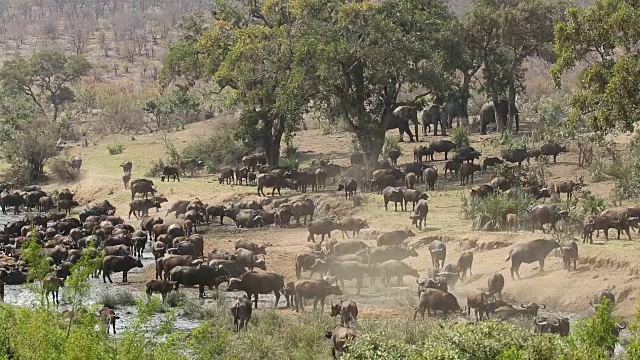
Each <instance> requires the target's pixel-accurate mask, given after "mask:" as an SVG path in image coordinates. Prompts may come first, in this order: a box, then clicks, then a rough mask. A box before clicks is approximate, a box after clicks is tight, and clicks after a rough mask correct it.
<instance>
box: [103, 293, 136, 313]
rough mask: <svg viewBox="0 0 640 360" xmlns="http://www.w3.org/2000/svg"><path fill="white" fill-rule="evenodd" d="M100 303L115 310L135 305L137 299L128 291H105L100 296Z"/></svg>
mask: <svg viewBox="0 0 640 360" xmlns="http://www.w3.org/2000/svg"><path fill="white" fill-rule="evenodd" d="M98 303H99V304H102V305H103V306H106V307H109V308H112V309H115V308H117V307H119V306H133V305H135V304H136V298H135V297H134V296H133V294H132V293H131V292H130V291H127V290H116V291H113V292H109V291H105V292H103V293H101V294H100V295H99V296H98Z"/></svg>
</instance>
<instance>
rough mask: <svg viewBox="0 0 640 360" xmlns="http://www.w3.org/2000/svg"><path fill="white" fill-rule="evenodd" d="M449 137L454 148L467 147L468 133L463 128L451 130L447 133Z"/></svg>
mask: <svg viewBox="0 0 640 360" xmlns="http://www.w3.org/2000/svg"><path fill="white" fill-rule="evenodd" d="M449 137H450V138H451V141H453V143H454V144H456V147H457V148H458V149H459V148H462V147H465V146H469V131H467V129H465V128H463V127H458V128H453V129H451V130H450V132H449Z"/></svg>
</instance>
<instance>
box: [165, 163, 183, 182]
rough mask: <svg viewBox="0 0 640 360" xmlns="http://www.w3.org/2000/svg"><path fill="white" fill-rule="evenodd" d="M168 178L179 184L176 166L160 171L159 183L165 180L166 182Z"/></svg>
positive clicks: (178, 173) (178, 170)
mask: <svg viewBox="0 0 640 360" xmlns="http://www.w3.org/2000/svg"><path fill="white" fill-rule="evenodd" d="M169 178H173V181H176V179H177V180H178V182H180V169H178V168H177V167H176V166H165V167H164V168H163V169H162V176H161V177H160V181H165V179H166V180H167V182H168V181H169Z"/></svg>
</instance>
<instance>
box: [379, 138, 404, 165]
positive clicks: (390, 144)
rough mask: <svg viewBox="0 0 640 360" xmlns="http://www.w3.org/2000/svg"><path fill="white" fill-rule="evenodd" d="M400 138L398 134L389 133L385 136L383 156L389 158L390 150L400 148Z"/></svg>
mask: <svg viewBox="0 0 640 360" xmlns="http://www.w3.org/2000/svg"><path fill="white" fill-rule="evenodd" d="M398 141H399V139H398V137H397V136H393V135H391V136H390V135H387V136H385V137H384V147H383V148H382V157H383V158H385V159H386V158H387V156H388V154H389V151H391V150H400V145H398V144H399V142H398Z"/></svg>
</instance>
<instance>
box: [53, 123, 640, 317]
mask: <svg viewBox="0 0 640 360" xmlns="http://www.w3.org/2000/svg"><path fill="white" fill-rule="evenodd" d="M226 121H229V118H228V117H227V118H224V119H214V120H211V121H207V122H202V123H198V124H193V125H191V126H189V127H188V128H187V130H185V131H180V132H177V133H172V134H170V137H171V138H172V140H173V141H174V142H175V143H176V145H178V146H184V145H185V144H187V143H188V142H189V141H191V140H192V139H194V138H196V137H198V136H205V135H206V134H208V133H211V132H212V131H216V129H217V128H219V126H221V125H220V124H223V123H224V122H226ZM307 125H308V130H306V131H301V132H299V133H298V135H297V137H296V139H295V144H296V145H297V146H298V152H299V154H300V156H301V160H302V161H303V162H306V161H310V159H313V158H318V157H323V158H329V159H332V160H333V161H334V162H336V163H339V164H343V165H346V164H347V163H348V154H349V149H350V137H349V135H348V134H347V133H339V134H332V135H326V136H324V135H322V134H321V131H320V130H318V129H313V128H312V127H313V125H312V124H310V123H309V124H307ZM391 134H392V135H397V132H390V135H391ZM491 138H492V135H486V136H479V135H474V136H473V137H472V145H473V146H474V147H476V148H477V149H481V150H482V152H483V156H492V155H497V153H498V149H497V148H493V146H492V145H491V143H490V139H491ZM432 139H433V137H431V136H429V137H427V141H431V140H432ZM421 140H422V139H421ZM114 141H118V142H120V143H123V144H125V150H124V153H123V154H120V155H114V156H110V155H108V152H107V149H106V146H107V145H108V144H112V143H113V142H114ZM621 141H624V139H622V140H621ZM413 145H414V144H409V143H401V147H402V151H403V156H402V157H401V158H400V160H399V162H398V163H399V164H402V163H406V162H411V161H413V155H412V150H411V149H412V147H413ZM570 150H575V149H570ZM69 152H70V155H74V156H75V155H78V156H81V157H82V158H83V165H82V166H83V168H82V179H81V180H80V181H79V182H77V183H73V184H52V185H49V186H47V187H46V190H53V189H60V188H63V187H69V188H70V189H71V190H73V191H77V192H78V196H77V197H78V198H79V200H80V201H81V204H82V205H84V204H88V203H91V202H95V201H100V200H102V199H105V198H107V199H109V200H110V201H112V202H114V203H115V205H116V206H117V207H118V214H120V215H122V216H124V217H126V214H127V212H128V202H129V201H130V192H129V191H127V190H125V189H124V187H123V185H122V181H121V176H122V170H121V168H120V167H119V164H120V163H122V162H123V161H125V160H131V161H133V163H134V168H133V173H134V176H133V177H134V178H136V177H143V176H144V173H145V172H146V170H147V169H148V167H149V166H150V161H151V160H152V159H158V158H162V157H164V148H163V144H162V141H161V140H160V138H159V136H158V135H154V134H151V135H143V136H136V138H135V140H132V139H131V137H130V136H112V137H108V138H105V139H103V140H101V141H100V142H98V144H97V145H92V146H90V147H89V148H80V147H79V146H73V145H72V146H71V148H70V150H69ZM436 159H437V160H438V161H436V162H435V165H436V167H437V168H438V171H439V172H440V174H442V168H443V165H444V162H443V161H442V160H443V157H442V156H438V157H436ZM579 175H584V179H585V181H586V182H587V188H588V189H589V190H590V191H592V192H593V193H595V194H597V195H599V196H605V197H607V196H608V194H609V190H610V188H612V184H611V183H610V182H606V181H605V182H601V183H597V184H590V183H589V179H590V177H589V170H587V169H581V168H579V167H578V166H577V154H576V153H575V152H574V151H571V152H570V153H569V154H561V155H560V156H559V157H558V163H557V164H552V165H551V167H550V174H548V177H549V181H559V180H570V179H576V178H577V177H578V176H579ZM491 177H492V175H491V174H486V175H482V176H481V178H480V179H476V181H475V182H476V184H478V183H482V182H486V181H488V180H489V179H490V178H491ZM154 180H157V181H156V182H155V183H156V185H157V188H158V189H159V190H160V191H161V192H162V193H163V194H164V195H165V196H166V197H168V198H169V201H170V203H173V202H174V201H177V200H185V199H193V198H194V197H198V198H200V199H201V200H202V201H204V202H207V203H209V204H214V203H224V202H227V201H229V200H231V199H235V198H250V199H251V198H257V195H256V189H255V187H253V186H251V187H247V186H234V185H219V184H218V182H217V180H216V179H215V175H201V176H197V177H195V178H184V179H183V180H182V181H181V182H160V181H159V179H154ZM424 188H425V185H424V184H420V185H419V189H421V190H424ZM469 188H470V186H465V187H461V186H459V181H456V180H453V179H445V178H444V177H443V176H442V175H440V178H439V179H438V183H437V187H436V190H435V191H432V192H430V194H429V195H430V200H429V201H430V203H429V210H430V211H429V215H428V218H427V227H426V229H423V230H422V231H417V229H414V231H415V232H416V233H417V235H416V239H420V238H422V237H433V238H440V239H443V240H444V241H446V243H447V247H448V251H447V262H456V261H457V259H458V257H459V255H460V253H461V252H462V251H463V248H464V247H465V244H467V243H469V242H470V241H476V242H477V244H478V248H482V249H487V248H491V250H483V251H480V250H474V251H476V253H475V256H474V264H473V275H472V276H471V278H470V279H467V281H465V282H463V283H462V284H459V285H458V287H457V288H456V290H455V292H454V293H455V294H456V295H457V296H458V298H459V300H460V302H461V304H463V303H464V302H465V300H464V298H465V296H466V292H467V291H468V290H471V289H479V288H483V287H486V279H487V276H488V275H490V274H492V273H494V272H500V273H502V274H503V275H504V276H505V279H506V285H505V292H506V294H507V295H506V296H508V298H509V299H512V300H513V301H514V302H516V301H517V302H522V303H528V302H531V301H535V302H539V303H544V304H546V305H547V306H548V308H549V309H550V310H555V311H562V312H571V313H576V314H585V315H586V314H589V313H591V312H592V309H590V306H589V299H590V298H591V297H592V296H593V294H594V293H595V292H597V291H599V290H602V289H605V288H609V289H613V291H614V292H615V294H616V297H617V300H618V302H619V305H618V307H617V310H616V313H617V314H618V315H621V316H623V317H625V318H630V317H631V316H632V315H633V314H634V312H635V309H636V302H637V300H638V299H637V298H638V295H639V289H640V276H639V274H640V261H638V260H637V254H638V249H639V248H640V245H639V244H640V242H639V241H638V240H639V236H638V235H637V234H634V235H633V241H631V242H629V241H626V240H613V241H610V242H609V243H608V244H606V245H604V244H603V242H602V241H601V239H596V240H597V241H596V242H597V244H593V245H582V242H580V243H579V244H580V260H579V264H578V271H575V272H569V273H568V272H567V271H565V270H563V269H562V262H561V259H560V258H559V257H556V256H554V254H553V252H552V253H551V255H550V257H549V258H548V259H547V262H546V264H545V272H544V273H539V272H538V266H537V264H531V265H526V264H525V265H523V266H522V267H521V271H520V274H521V276H522V277H523V279H522V280H515V281H514V280H512V279H511V277H510V276H509V267H510V262H505V259H506V257H507V254H508V253H509V251H510V250H511V249H512V248H513V246H514V245H515V244H518V243H522V242H525V241H529V240H532V239H537V238H549V239H550V238H552V236H551V235H545V234H542V233H541V232H539V231H537V232H536V233H534V234H532V233H531V232H522V231H521V232H518V233H507V232H479V231H472V229H471V221H470V220H465V219H462V218H461V215H460V204H461V200H460V198H461V196H462V195H463V194H468V192H469ZM284 196H291V197H301V196H304V195H301V194H300V193H297V192H293V191H289V190H287V191H284V192H283V197H284ZM308 196H312V197H313V198H314V199H315V200H316V201H317V202H318V203H319V204H320V206H319V208H321V209H322V208H324V205H325V204H329V207H330V209H331V210H329V213H330V214H336V215H338V216H339V217H340V216H344V215H348V214H355V215H359V216H363V217H365V218H367V219H368V221H369V223H370V225H371V228H372V229H375V230H393V229H399V228H405V227H408V226H410V220H409V213H407V212H395V211H392V210H391V208H390V211H385V210H384V207H383V204H382V198H381V196H379V195H376V194H365V196H364V199H365V202H364V205H363V206H360V207H354V206H353V203H352V202H351V201H347V200H345V199H344V194H343V193H338V192H337V191H336V185H335V184H332V185H330V186H328V189H327V190H325V191H320V192H317V193H312V194H308ZM629 204H630V203H629ZM79 210H80V209H76V212H77V211H79ZM164 213H165V211H162V210H161V212H160V214H161V215H162V216H164ZM323 215H326V214H325V213H322V212H320V214H319V215H318V216H323ZM167 220H168V221H177V220H176V219H175V217H174V215H173V214H171V215H169V216H168V217H167ZM226 221H227V222H230V220H229V219H226ZM131 223H132V224H135V226H138V224H139V221H138V220H133V219H132V220H131ZM199 230H200V231H202V232H204V233H205V239H206V240H205V243H206V245H205V247H206V249H205V252H208V251H210V250H211V249H213V248H223V249H232V248H233V243H234V242H235V241H236V240H237V239H250V240H252V241H255V242H258V243H267V244H269V247H268V250H267V255H266V260H267V266H268V268H269V270H274V271H279V272H282V273H284V274H285V276H286V280H287V281H291V280H294V279H295V273H294V258H295V255H296V254H297V253H299V252H302V251H306V249H307V248H306V245H307V241H306V238H307V230H306V228H305V227H304V226H302V227H293V228H289V229H279V228H275V227H272V228H267V229H253V230H240V229H237V228H235V226H232V225H231V224H228V225H227V224H225V225H224V226H220V225H219V224H217V223H216V224H215V225H211V226H209V227H208V228H205V227H202V228H200V229H199ZM612 234H613V232H612ZM334 236H336V237H337V238H338V239H339V240H341V235H340V233H339V232H335V233H334ZM362 238H364V239H366V238H365V235H363V236H362ZM365 241H369V242H371V243H372V244H374V243H375V241H374V240H373V239H367V240H365ZM487 243H492V244H487ZM495 244H498V246H493V245H495ZM418 252H419V254H420V256H419V257H417V258H410V259H408V260H407V262H408V263H409V264H411V265H412V266H414V267H415V268H416V269H417V270H418V271H419V272H420V275H421V276H424V275H425V274H426V271H427V269H428V268H429V267H430V264H431V259H430V257H429V254H428V250H427V248H426V247H422V248H420V249H419V250H418ZM154 271H155V270H154V269H153V268H151V267H147V268H145V269H144V271H143V272H132V273H131V274H130V276H129V279H130V281H131V284H130V285H128V286H134V287H140V286H142V284H143V283H144V281H146V280H148V279H150V278H153V277H154ZM116 277H117V276H116ZM353 285H355V284H353ZM353 285H347V289H346V295H345V296H348V297H350V298H353V299H354V300H356V301H357V302H358V304H359V306H360V307H361V308H363V310H364V311H365V312H366V313H384V314H387V313H388V314H397V315H400V314H402V316H408V315H409V314H407V313H406V309H407V306H408V305H412V304H415V302H416V293H415V291H416V289H415V283H414V279H412V278H410V277H405V280H404V285H399V286H394V287H392V288H383V287H380V286H379V285H378V286H369V285H368V280H365V285H366V287H365V288H364V289H363V292H362V294H361V295H360V296H355V295H354V288H353ZM194 295H195V294H194ZM400 309H403V310H402V311H401V310H400ZM403 311H404V312H405V313H403Z"/></svg>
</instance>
